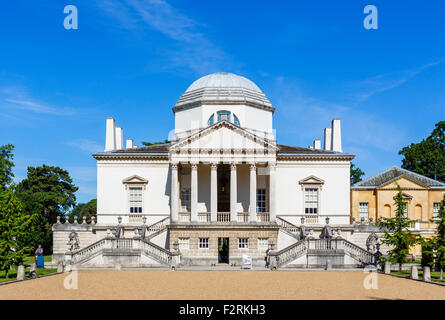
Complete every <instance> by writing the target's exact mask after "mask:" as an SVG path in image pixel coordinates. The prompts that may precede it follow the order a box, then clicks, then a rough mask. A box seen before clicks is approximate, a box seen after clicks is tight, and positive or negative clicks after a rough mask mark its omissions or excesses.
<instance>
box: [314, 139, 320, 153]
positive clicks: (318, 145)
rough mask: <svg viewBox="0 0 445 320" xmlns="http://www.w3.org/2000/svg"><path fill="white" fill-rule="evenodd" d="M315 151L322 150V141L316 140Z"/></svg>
mask: <svg viewBox="0 0 445 320" xmlns="http://www.w3.org/2000/svg"><path fill="white" fill-rule="evenodd" d="M314 149H317V150H320V149H321V141H320V139H315V140H314Z"/></svg>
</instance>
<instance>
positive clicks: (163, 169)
mask: <svg viewBox="0 0 445 320" xmlns="http://www.w3.org/2000/svg"><path fill="white" fill-rule="evenodd" d="M274 110H275V109H274V108H273V107H272V104H271V103H270V101H269V100H268V99H267V97H266V96H265V95H264V94H263V92H262V91H261V90H260V89H259V88H258V86H256V85H255V84H254V83H253V82H251V81H250V80H248V79H246V78H243V77H240V76H237V75H233V74H230V73H217V74H212V75H209V76H206V77H203V78H200V79H198V80H197V81H195V82H194V83H193V84H192V85H191V86H190V87H189V88H188V89H187V90H186V92H185V93H184V94H183V95H182V96H181V98H180V99H179V100H178V102H177V103H176V105H175V106H174V107H173V112H174V123H175V129H174V134H173V135H172V137H171V138H172V139H173V140H172V141H171V142H169V143H167V144H161V145H153V146H148V147H139V148H138V147H134V146H133V145H131V144H130V145H129V146H128V147H127V148H126V149H125V148H121V149H119V148H118V146H119V145H120V144H121V141H122V129H121V128H119V127H116V125H115V122H114V120H113V119H108V120H107V134H106V138H107V141H106V148H105V149H106V151H105V152H103V153H98V154H95V155H94V157H95V158H96V159H97V197H98V202H97V208H98V223H99V224H107V223H113V222H115V221H116V219H117V217H119V216H120V217H122V219H123V222H124V223H130V222H135V221H138V219H139V218H140V217H142V216H146V217H147V219H148V221H149V222H150V223H154V222H156V221H158V220H160V219H163V218H165V217H170V218H171V221H172V223H175V222H178V221H179V220H180V216H181V215H182V216H185V215H187V214H188V216H189V217H186V218H184V217H183V218H184V219H185V220H187V221H189V222H196V221H194V219H198V218H197V216H198V215H200V216H205V215H207V216H208V217H207V216H205V217H204V218H202V217H200V218H199V221H201V222H213V219H216V220H215V222H217V221H219V220H218V219H219V218H218V214H219V212H222V213H223V212H231V218H233V219H234V220H235V221H243V219H245V218H246V217H244V216H246V215H247V216H249V219H250V218H251V220H249V221H254V220H256V218H255V217H254V215H255V214H256V213H258V214H259V213H264V214H265V215H268V217H267V218H266V220H267V221H268V222H273V220H274V219H275V217H276V216H279V217H282V218H285V219H287V220H288V221H289V222H291V223H293V224H296V225H298V224H300V223H301V218H302V217H304V218H307V221H306V222H311V223H316V224H324V223H325V222H324V219H325V218H326V217H329V218H330V219H331V220H330V221H331V222H332V223H334V224H347V223H349V216H350V212H349V210H350V206H349V188H350V185H349V170H350V160H351V159H352V158H353V156H352V155H350V154H347V153H343V152H339V151H335V150H332V148H333V147H334V146H336V148H337V149H338V150H341V148H342V147H341V132H340V120H339V119H334V120H333V123H332V128H331V127H328V128H326V129H325V132H326V131H329V135H328V136H326V135H325V139H329V141H327V142H326V141H325V143H324V145H325V149H321V146H320V145H321V144H320V141H319V140H317V141H316V143H314V146H313V147H311V148H301V147H294V146H284V145H280V144H277V142H276V140H275V134H274V131H273V130H274V128H273V123H272V119H273V113H274ZM331 132H332V134H331ZM321 133H322V132H321ZM113 139H114V140H115V141H112V140H113ZM116 139H119V141H118V142H116ZM334 139H335V141H334ZM331 146H332V148H331ZM229 166H230V168H231V169H229V168H228V167H229ZM212 168H214V170H216V173H215V174H214V175H212ZM218 170H222V171H224V172H225V173H224V176H221V173H220V174H218V173H217V172H218ZM229 171H230V172H229ZM271 172H272V174H271ZM132 177H136V178H134V179H135V180H132V181H130V180H131V179H132ZM212 177H213V178H212ZM128 179H130V180H128ZM138 179H139V180H138ZM212 179H213V180H212ZM252 179H253V180H252ZM305 179H309V180H305ZM226 180H228V181H226ZM172 181H174V183H172ZM212 181H213V185H212ZM222 184H225V185H224V186H226V187H227V189H229V186H231V187H232V189H233V188H236V190H235V191H230V195H229V194H228V191H227V190H226V191H221V190H222V189H223V188H224V186H222ZM132 186H136V187H141V188H142V202H141V203H140V205H141V208H142V209H139V210H141V211H140V212H139V211H137V212H130V211H131V210H130V207H131V205H130V189H131V188H132ZM212 186H213V187H212ZM258 189H260V190H264V191H258ZM307 189H309V190H311V192H312V197H315V201H316V203H313V201H312V204H311V206H312V207H313V208H312V209H307V206H308V201H307V199H308V195H306V190H307ZM314 190H316V195H315V194H314ZM261 192H263V193H264V197H265V201H262V203H261V204H259V203H257V197H260V194H261ZM184 193H188V194H187V195H184ZM221 193H223V194H221ZM227 197H228V198H229V199H227ZM184 198H187V199H184ZM218 198H219V199H220V201H224V206H222V205H221V203H220V204H218V203H217V202H218ZM223 198H224V200H222V199H223ZM251 200H252V201H251ZM263 200H264V199H263ZM212 201H213V202H214V204H213V206H212ZM184 202H187V203H184ZM251 202H252V203H251ZM264 202H265V203H264ZM259 205H260V206H261V208H259V207H258V206H259ZM212 208H213V209H212ZM212 210H213V212H212ZM221 210H223V211H221ZM215 211H216V212H215ZM211 213H213V215H211ZM243 215H244V216H243ZM238 216H241V217H240V218H238ZM271 217H272V219H271ZM224 219H225V218H224ZM232 222H234V221H232Z"/></svg>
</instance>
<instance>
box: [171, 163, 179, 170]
mask: <svg viewBox="0 0 445 320" xmlns="http://www.w3.org/2000/svg"><path fill="white" fill-rule="evenodd" d="M170 167H171V168H172V169H178V162H170Z"/></svg>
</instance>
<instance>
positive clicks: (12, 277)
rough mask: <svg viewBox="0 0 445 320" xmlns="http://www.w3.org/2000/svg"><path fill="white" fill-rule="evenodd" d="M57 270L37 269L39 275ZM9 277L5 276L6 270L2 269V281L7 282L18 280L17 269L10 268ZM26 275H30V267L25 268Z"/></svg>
mask: <svg viewBox="0 0 445 320" xmlns="http://www.w3.org/2000/svg"><path fill="white" fill-rule="evenodd" d="M55 272H57V269H37V274H38V275H39V276H42V275H45V274H50V273H55ZM8 276H9V278H8V279H6V278H5V271H0V282H6V281H12V280H17V269H13V270H9V274H8ZM25 276H26V277H29V268H26V269H25Z"/></svg>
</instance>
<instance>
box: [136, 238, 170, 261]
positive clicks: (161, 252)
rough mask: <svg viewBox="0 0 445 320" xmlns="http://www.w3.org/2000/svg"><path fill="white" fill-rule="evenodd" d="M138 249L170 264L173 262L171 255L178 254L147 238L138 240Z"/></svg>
mask: <svg viewBox="0 0 445 320" xmlns="http://www.w3.org/2000/svg"><path fill="white" fill-rule="evenodd" d="M140 249H141V250H142V251H144V252H145V253H146V254H148V255H149V256H151V257H153V258H154V259H156V260H158V261H159V262H161V263H163V264H166V265H171V264H172V262H173V257H174V256H177V255H178V254H179V253H178V254H176V253H172V252H170V251H168V250H166V249H164V248H162V247H160V246H158V245H156V244H154V243H152V242H150V241H147V240H141V241H140Z"/></svg>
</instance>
